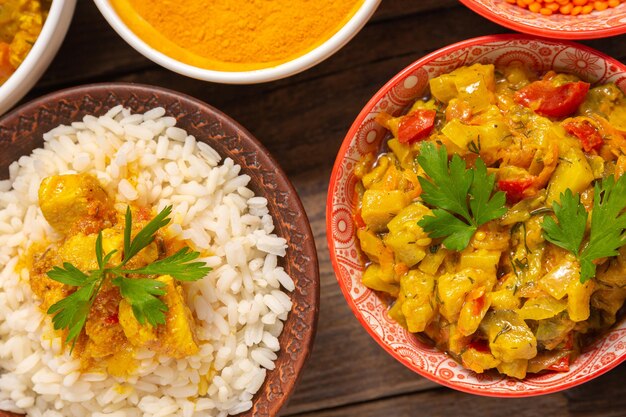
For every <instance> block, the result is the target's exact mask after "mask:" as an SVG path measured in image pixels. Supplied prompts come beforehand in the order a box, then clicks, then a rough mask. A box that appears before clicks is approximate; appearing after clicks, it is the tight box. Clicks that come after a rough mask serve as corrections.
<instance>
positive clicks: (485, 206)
mask: <svg viewBox="0 0 626 417" xmlns="http://www.w3.org/2000/svg"><path fill="white" fill-rule="evenodd" d="M495 183H496V176H495V175H489V174H487V166H486V165H485V163H484V162H483V160H482V159H480V158H477V159H476V163H475V167H474V179H473V181H472V185H471V186H470V190H469V193H470V201H469V204H470V208H471V211H472V215H473V216H474V219H475V221H476V223H477V224H478V225H479V226H480V225H481V224H485V223H487V222H489V221H491V220H495V219H498V218H500V217H502V216H504V214H505V213H506V207H505V206H504V204H505V203H506V194H505V193H503V192H501V191H500V192H497V193H495V194H494V195H493V196H491V194H492V192H493V186H494V185H495ZM490 197H491V198H490Z"/></svg>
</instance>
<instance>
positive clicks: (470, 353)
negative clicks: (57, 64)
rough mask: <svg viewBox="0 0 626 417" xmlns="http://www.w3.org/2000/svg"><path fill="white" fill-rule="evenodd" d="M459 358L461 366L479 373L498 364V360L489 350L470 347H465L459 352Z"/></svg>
mask: <svg viewBox="0 0 626 417" xmlns="http://www.w3.org/2000/svg"><path fill="white" fill-rule="evenodd" d="M461 360H462V361H463V366H465V367H466V368H469V369H471V370H472V371H474V372H476V373H479V374H481V373H483V372H485V371H486V370H487V369H491V368H495V367H496V366H498V365H499V364H500V360H498V359H496V358H495V357H494V356H493V355H492V354H491V353H490V352H483V351H480V350H477V349H474V348H472V347H469V348H467V349H466V350H465V352H463V353H462V354H461Z"/></svg>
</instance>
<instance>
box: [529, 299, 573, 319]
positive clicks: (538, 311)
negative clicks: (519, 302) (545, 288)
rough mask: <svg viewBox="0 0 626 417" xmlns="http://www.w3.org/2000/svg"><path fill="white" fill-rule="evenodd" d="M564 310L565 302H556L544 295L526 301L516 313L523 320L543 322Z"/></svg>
mask: <svg viewBox="0 0 626 417" xmlns="http://www.w3.org/2000/svg"><path fill="white" fill-rule="evenodd" d="M566 308H567V301H566V300H557V299H555V298H554V297H552V296H550V295H546V296H543V297H537V298H530V299H528V300H527V301H526V302H525V303H524V306H523V307H522V308H520V309H519V311H518V312H517V313H518V314H519V315H520V317H521V318H523V319H524V320H544V319H549V318H551V317H554V316H556V315H557V314H559V313H561V312H562V311H564V310H565V309H566Z"/></svg>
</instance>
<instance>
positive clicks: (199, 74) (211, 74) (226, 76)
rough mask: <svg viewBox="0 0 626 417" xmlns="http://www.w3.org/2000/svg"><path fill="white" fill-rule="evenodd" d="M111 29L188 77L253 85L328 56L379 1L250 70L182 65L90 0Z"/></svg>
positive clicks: (99, 0) (369, 0)
mask: <svg viewBox="0 0 626 417" xmlns="http://www.w3.org/2000/svg"><path fill="white" fill-rule="evenodd" d="M94 1H95V3H96V6H98V9H100V12H101V13H102V15H103V16H104V18H105V19H106V20H107V21H108V22H109V24H110V25H111V26H112V27H113V29H114V30H115V31H116V32H117V33H118V34H119V35H120V36H121V37H122V38H123V39H124V40H125V41H126V42H127V43H128V44H129V45H130V46H132V47H133V48H134V49H135V50H136V51H137V52H139V53H140V54H142V55H143V56H145V57H146V58H148V59H150V60H152V61H153V62H155V63H157V64H159V65H161V66H163V67H165V68H167V69H169V70H172V71H174V72H177V73H179V74H182V75H186V76H188V77H192V78H196V79H198V80H204V81H213V82H218V83H224V84H255V83H262V82H266V81H273V80H277V79H280V78H285V77H288V76H290V75H293V74H297V73H299V72H301V71H304V70H306V69H308V68H310V67H312V66H314V65H316V64H318V63H320V62H322V61H323V60H325V59H326V58H328V57H329V56H331V55H332V54H334V53H335V52H337V51H338V50H339V49H340V48H341V47H342V46H344V45H345V44H346V43H348V41H350V39H352V37H354V36H355V35H356V34H357V33H358V32H359V31H360V30H361V28H362V27H363V26H364V25H365V23H367V21H368V20H369V18H370V17H371V16H372V14H374V12H375V11H376V8H377V7H378V4H379V3H380V1H381V0H364V1H363V4H362V5H361V7H360V8H359V9H358V10H357V11H356V13H355V14H354V15H353V16H352V17H351V18H350V20H348V22H347V23H346V24H345V25H344V26H343V27H342V28H341V29H339V31H338V32H337V33H335V34H334V35H333V36H332V37H331V38H330V39H328V40H327V41H326V42H324V43H322V44H321V45H320V46H318V47H317V48H315V49H313V50H312V51H310V52H308V53H306V54H304V55H302V56H300V57H298V58H296V59H294V60H292V61H289V62H285V63H284V64H280V65H277V66H275V67H271V68H264V69H259V70H252V71H216V70H209V69H205V68H200V67H196V66H193V65H189V64H185V63H183V62H180V61H178V60H176V59H174V58H171V57H169V56H167V55H165V54H163V53H161V52H159V51H157V50H156V49H154V48H152V47H151V46H150V45H148V44H147V43H146V42H144V41H143V40H142V39H141V38H140V37H138V36H137V35H135V33H134V32H133V31H131V30H130V29H129V28H128V26H126V24H125V23H124V22H123V21H122V19H121V18H120V17H119V16H118V14H117V13H116V12H115V9H114V8H113V6H112V5H111V3H110V2H109V0H94Z"/></svg>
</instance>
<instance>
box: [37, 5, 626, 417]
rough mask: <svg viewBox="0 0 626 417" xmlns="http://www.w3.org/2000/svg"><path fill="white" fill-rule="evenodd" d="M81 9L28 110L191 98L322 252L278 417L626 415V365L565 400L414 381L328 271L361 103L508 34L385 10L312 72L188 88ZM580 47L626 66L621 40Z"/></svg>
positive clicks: (474, 22) (441, 11) (464, 15)
mask: <svg viewBox="0 0 626 417" xmlns="http://www.w3.org/2000/svg"><path fill="white" fill-rule="evenodd" d="M78 3H79V4H78V7H77V9H76V14H75V16H74V21H73V23H72V26H71V28H70V30H69V33H68V36H67V38H66V39H65V43H64V44H63V46H62V48H61V50H60V52H59V54H58V56H57V57H56V59H55V60H54V62H53V64H52V65H51V67H50V68H49V70H48V71H47V72H46V74H45V75H44V77H43V78H42V79H41V81H40V82H39V83H38V84H37V86H36V87H35V88H34V90H33V91H32V92H31V93H30V94H29V96H28V98H27V99H30V98H35V97H37V96H39V95H41V94H44V93H47V92H51V91H54V90H57V89H60V88H64V87H70V86H75V85H80V84H85V83H95V82H109V81H128V82H138V83H146V84H153V85H158V86H162V87H167V88H171V89H174V90H177V91H181V92H183V93H187V94H190V95H192V96H194V97H197V98H199V99H201V100H204V101H205V102H207V103H209V104H211V105H213V106H215V107H217V108H219V109H221V110H222V111H224V112H225V113H227V114H228V115H230V116H232V117H233V118H234V119H236V120H237V121H239V122H240V123H241V124H242V125H243V126H245V127H246V128H247V129H249V130H250V131H251V132H252V133H253V134H254V135H255V136H256V137H257V138H258V139H259V140H260V141H261V142H263V143H264V144H265V146H266V147H267V148H268V149H269V150H270V152H271V153H272V154H273V155H274V157H275V158H276V159H277V160H278V162H279V163H280V164H281V165H282V167H283V168H284V169H285V171H286V172H287V174H288V175H289V176H290V178H291V180H292V181H293V183H294V184H295V186H296V188H297V189H298V192H299V193H300V196H301V198H302V200H303V202H304V205H305V207H306V210H307V214H308V216H309V219H310V221H311V225H312V227H313V231H314V234H315V240H316V244H317V248H318V253H319V260H320V270H321V313H320V319H319V327H318V330H317V339H316V342H315V347H314V350H313V353H312V356H311V358H310V360H309V362H308V365H307V367H306V368H305V370H304V372H303V374H302V376H301V379H300V383H299V385H298V387H297V389H296V392H295V394H294V395H293V396H292V398H291V401H290V403H289V404H288V405H287V406H286V407H285V408H284V409H283V413H282V415H283V416H320V417H335V416H337V417H338V416H360V417H370V416H481V417H487V416H505V415H515V416H516V417H520V416H538V415H542V416H626V383H625V381H626V367H625V366H621V367H619V368H617V369H616V370H613V371H612V372H610V373H608V374H606V375H605V376H603V377H600V378H598V379H596V380H594V381H592V382H590V383H587V384H585V385H583V386H581V387H578V388H574V389H571V390H569V391H566V392H562V393H557V394H552V395H546V396H542V397H538V398H531V399H513V400H504V399H493V398H484V397H477V396H472V395H468V394H463V393H460V392H456V391H453V390H450V389H447V388H443V387H441V386H439V385H437V384H435V383H433V382H430V381H429V380H427V379H425V378H422V377H420V376H418V375H417V374H415V373H413V372H411V371H409V370H407V369H406V368H404V367H403V366H402V365H401V364H399V363H398V362H396V361H395V360H394V359H392V358H391V357H390V356H389V355H388V354H387V353H385V352H384V351H383V349H382V348H380V347H379V346H378V345H377V344H376V343H375V342H374V341H373V340H372V339H371V338H370V336H369V335H368V334H367V333H366V332H365V330H364V329H362V328H361V325H360V324H359V323H358V321H357V320H356V318H355V317H354V316H353V314H352V313H351V311H350V310H349V308H348V306H347V304H346V302H345V300H344V299H343V296H342V295H341V293H340V290H339V286H338V285H337V281H336V279H335V275H334V273H333V270H332V266H331V264H330V260H329V255H328V249H327V244H326V234H325V230H326V229H325V202H326V191H327V187H328V180H329V177H330V171H331V167H332V164H333V162H334V159H335V155H336V154H337V151H338V149H339V146H340V144H341V141H342V139H343V137H344V135H345V133H346V132H347V130H348V128H349V126H350V124H351V123H352V121H353V120H354V118H355V117H356V115H357V114H358V112H359V111H360V109H361V108H362V107H363V105H364V104H365V103H366V101H367V100H368V99H369V98H370V97H371V96H372V95H373V94H374V93H375V92H376V91H377V90H378V89H379V88H380V87H381V86H382V85H383V84H384V83H385V82H386V81H387V80H388V79H390V78H391V77H392V76H393V75H394V74H396V73H397V72H398V71H399V70H401V69H402V68H404V67H405V66H406V65H408V64H409V63H411V62H413V61H415V60H416V59H418V58H420V57H422V56H423V55H425V54H427V53H429V52H431V51H433V50H436V49H438V48H441V47H443V46H446V45H448V44H451V43H453V42H457V41H461V40H464V39H467V38H471V37H475V36H480V35H488V34H493V33H504V32H508V30H507V29H505V28H502V27H500V26H497V25H496V24H494V23H491V22H489V21H488V20H486V19H483V18H482V17H480V16H478V15H476V14H474V13H473V12H471V11H470V10H469V9H466V8H465V7H463V6H461V5H460V4H459V3H458V2H456V1H454V0H384V1H383V3H382V4H381V6H380V8H379V10H378V11H377V13H376V14H375V15H374V17H373V19H372V20H371V21H370V22H369V24H368V25H367V26H366V27H365V28H364V29H363V30H362V31H361V32H360V33H359V34H358V35H357V36H356V37H355V38H354V39H353V40H352V41H351V42H350V43H349V44H348V45H347V46H345V47H344V48H343V49H342V50H341V51H339V52H338V53H337V54H335V55H334V56H333V57H331V58H330V59H328V60H326V61H325V62H323V63H321V64H320V65H318V66H316V67H314V68H313V69H310V70H308V71H305V72H304V73H301V74H299V75H296V76H293V77H289V78H287V79H284V80H280V81H276V82H272V83H266V84H259V85H251V86H229V85H219V84H212V83H207V82H201V81H196V80H192V79H190V78H186V77H183V76H180V75H177V74H175V73H173V72H170V71H168V70H166V69H163V68H161V67H159V66H157V65H156V64H153V63H152V62H151V61H149V60H147V59H145V58H143V56H141V55H140V54H139V53H137V52H135V51H134V50H133V49H132V48H130V47H129V46H128V45H127V44H126V43H125V42H124V41H123V40H122V39H121V38H120V37H119V36H118V35H117V34H116V33H115V32H114V31H113V30H112V29H111V28H110V27H109V25H108V24H107V23H106V21H105V20H104V19H103V18H102V17H101V15H100V13H99V12H98V11H97V9H96V8H95V6H94V5H93V3H92V2H89V1H86V0H80V1H79V2H78ZM584 43H586V44H588V45H590V46H592V47H594V48H596V49H599V50H600V51H603V52H604V53H606V54H608V55H611V56H613V57H615V58H617V59H619V60H621V61H622V62H626V36H619V37H613V38H609V39H603V40H595V41H589V42H584Z"/></svg>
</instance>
